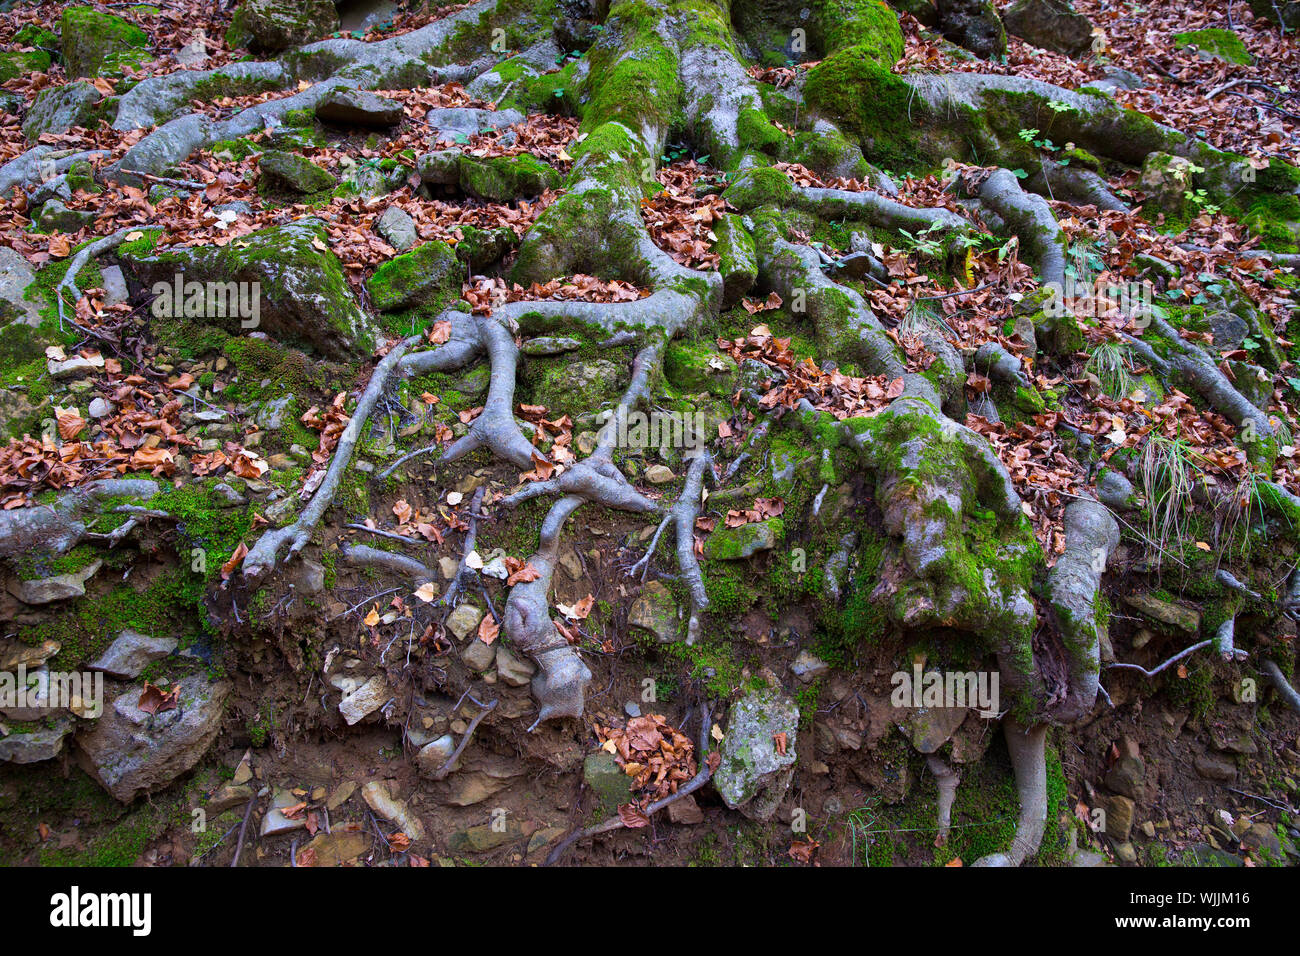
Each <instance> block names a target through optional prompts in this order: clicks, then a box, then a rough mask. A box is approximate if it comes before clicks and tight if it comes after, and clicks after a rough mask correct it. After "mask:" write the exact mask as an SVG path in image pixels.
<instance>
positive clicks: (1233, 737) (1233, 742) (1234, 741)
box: [1209, 721, 1259, 754]
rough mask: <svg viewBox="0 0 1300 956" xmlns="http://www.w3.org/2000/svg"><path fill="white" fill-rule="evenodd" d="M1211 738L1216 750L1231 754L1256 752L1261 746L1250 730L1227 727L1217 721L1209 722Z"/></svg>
mask: <svg viewBox="0 0 1300 956" xmlns="http://www.w3.org/2000/svg"><path fill="white" fill-rule="evenodd" d="M1209 728H1210V740H1211V741H1212V742H1213V743H1214V748H1215V749H1216V750H1222V751H1224V752H1225V753H1230V754H1256V753H1259V746H1258V745H1257V744H1256V743H1255V740H1254V738H1253V737H1251V735H1250V731H1249V730H1242V729H1238V728H1235V727H1225V726H1223V725H1222V724H1220V723H1218V722H1217V721H1210V722H1209Z"/></svg>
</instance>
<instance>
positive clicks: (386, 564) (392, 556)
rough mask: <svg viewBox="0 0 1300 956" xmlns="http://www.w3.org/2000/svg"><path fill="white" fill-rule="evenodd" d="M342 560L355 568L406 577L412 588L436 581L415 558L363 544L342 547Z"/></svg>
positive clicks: (430, 572)
mask: <svg viewBox="0 0 1300 956" xmlns="http://www.w3.org/2000/svg"><path fill="white" fill-rule="evenodd" d="M343 558H344V560H345V561H347V562H348V564H351V565H353V566H355V567H370V568H383V569H384V570H385V571H391V572H393V573H394V574H400V575H402V576H403V577H408V578H410V579H411V584H412V586H413V587H419V586H420V585H421V584H424V583H426V582H428V581H435V580H437V575H435V574H434V573H433V572H432V571H430V570H429V569H428V568H427V567H425V566H424V565H423V564H421V563H420V562H419V561H417V560H415V558H411V557H407V556H406V555H404V554H396V553H394V552H392V551H380V550H379V549H378V548H372V547H370V546H369V545H365V544H349V545H344V547H343Z"/></svg>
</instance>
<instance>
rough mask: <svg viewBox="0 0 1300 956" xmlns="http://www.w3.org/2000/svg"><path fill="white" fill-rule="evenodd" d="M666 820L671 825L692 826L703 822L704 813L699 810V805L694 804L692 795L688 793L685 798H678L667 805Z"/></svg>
mask: <svg viewBox="0 0 1300 956" xmlns="http://www.w3.org/2000/svg"><path fill="white" fill-rule="evenodd" d="M668 819H669V820H671V821H672V822H673V823H680V824H683V825H685V826H694V825H695V824H697V823H703V822H704V812H703V811H702V810H701V809H700V805H699V804H698V803H696V802H695V797H694V795H693V794H689V793H688V794H687V795H686V796H684V797H679V798H678V799H676V800H674V801H673V802H672V803H670V804H668Z"/></svg>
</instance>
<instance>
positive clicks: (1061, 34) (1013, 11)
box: [1002, 0, 1092, 56]
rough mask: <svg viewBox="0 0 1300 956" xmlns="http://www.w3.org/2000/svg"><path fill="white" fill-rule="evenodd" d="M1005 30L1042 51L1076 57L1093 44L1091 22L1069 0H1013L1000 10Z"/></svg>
mask: <svg viewBox="0 0 1300 956" xmlns="http://www.w3.org/2000/svg"><path fill="white" fill-rule="evenodd" d="M1002 22H1003V24H1005V26H1006V28H1007V32H1009V33H1012V34H1014V35H1016V36H1018V37H1020V38H1021V39H1023V40H1028V41H1029V42H1030V43H1032V44H1033V45H1034V46H1037V47H1042V48H1043V49H1044V50H1053V51H1055V52H1057V53H1064V54H1065V55H1066V56H1079V55H1080V54H1083V53H1086V52H1087V51H1088V49H1089V48H1090V47H1091V46H1092V21H1090V20H1089V19H1088V18H1087V17H1085V16H1084V15H1083V14H1082V13H1079V12H1077V11H1076V10H1075V9H1074V6H1073V5H1072V4H1071V3H1070V2H1069V0H1016V2H1015V3H1013V4H1011V6H1009V7H1007V8H1006V9H1005V10H1003V11H1002Z"/></svg>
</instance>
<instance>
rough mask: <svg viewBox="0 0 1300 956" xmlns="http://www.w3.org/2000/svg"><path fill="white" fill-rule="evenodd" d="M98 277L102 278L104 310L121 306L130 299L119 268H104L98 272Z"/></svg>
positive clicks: (124, 279) (124, 278)
mask: <svg viewBox="0 0 1300 956" xmlns="http://www.w3.org/2000/svg"><path fill="white" fill-rule="evenodd" d="M100 275H101V276H102V277H103V289H104V307H105V308H110V307H112V306H115V305H121V304H122V303H123V302H125V301H127V299H129V298H130V297H131V295H130V291H129V290H128V289H127V286H126V276H124V275H123V274H122V267H121V266H104V267H103V268H102V269H101V270H100Z"/></svg>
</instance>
